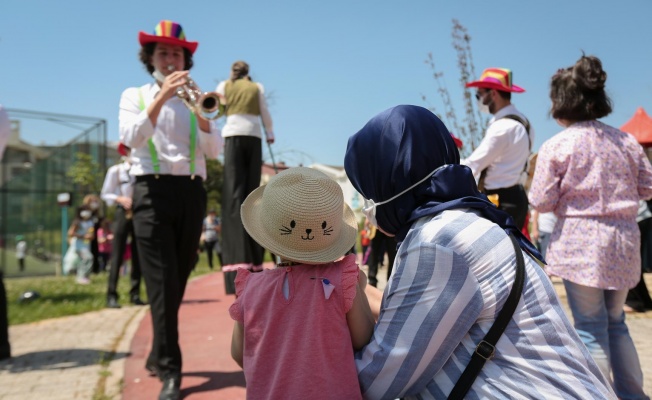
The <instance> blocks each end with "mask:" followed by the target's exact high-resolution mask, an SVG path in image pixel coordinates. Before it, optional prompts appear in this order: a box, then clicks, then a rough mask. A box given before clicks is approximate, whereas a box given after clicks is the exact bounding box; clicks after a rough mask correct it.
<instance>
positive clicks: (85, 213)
mask: <svg viewBox="0 0 652 400" xmlns="http://www.w3.org/2000/svg"><path fill="white" fill-rule="evenodd" d="M92 214H93V213H91V212H90V211H88V210H84V211H82V212H80V213H79V216H80V217H82V218H83V219H89V218H90V217H91V215H92Z"/></svg>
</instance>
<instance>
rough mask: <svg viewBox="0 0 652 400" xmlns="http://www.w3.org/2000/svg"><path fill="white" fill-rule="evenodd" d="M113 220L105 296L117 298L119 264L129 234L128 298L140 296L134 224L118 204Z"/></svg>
mask: <svg viewBox="0 0 652 400" xmlns="http://www.w3.org/2000/svg"><path fill="white" fill-rule="evenodd" d="M114 219H115V221H114V222H113V249H112V250H111V267H110V270H109V287H108V290H107V293H106V295H107V298H114V299H116V300H117V299H118V297H119V296H118V278H120V266H121V265H122V263H123V260H124V255H125V251H126V250H127V239H128V238H129V236H131V274H130V277H131V288H130V289H129V300H131V301H133V300H135V299H139V298H140V277H141V273H140V260H139V259H138V247H137V246H136V237H135V235H134V224H133V220H132V219H131V218H127V216H126V211H125V209H124V208H122V207H120V206H118V207H116V209H115V216H114Z"/></svg>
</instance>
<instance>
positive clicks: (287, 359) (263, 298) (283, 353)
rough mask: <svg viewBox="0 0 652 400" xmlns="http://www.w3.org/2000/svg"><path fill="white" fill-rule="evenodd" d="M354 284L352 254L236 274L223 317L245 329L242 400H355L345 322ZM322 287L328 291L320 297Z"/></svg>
mask: <svg viewBox="0 0 652 400" xmlns="http://www.w3.org/2000/svg"><path fill="white" fill-rule="evenodd" d="M286 277H287V282H288V289H289V297H288V298H287V299H286V298H285V296H284V294H283V282H284V280H285V278H286ZM324 279H327V280H328V281H326V282H325V281H324ZM357 280H358V266H357V265H356V263H355V255H349V256H346V257H345V258H343V259H342V260H340V261H337V262H333V263H329V264H322V265H295V266H292V267H285V268H283V267H281V268H276V269H271V270H264V271H262V272H257V273H251V272H249V271H248V270H246V269H239V270H238V275H237V277H236V280H235V285H236V295H237V299H236V301H235V302H234V303H233V305H231V308H230V309H229V311H230V314H231V318H233V319H234V320H236V321H240V322H241V323H242V324H243V325H244V357H243V369H244V374H245V378H246V381H247V398H248V399H311V400H319V399H347V400H348V399H360V398H361V397H362V396H361V393H360V386H359V384H358V374H357V372H356V368H355V362H354V358H353V345H352V343H351V335H350V333H349V328H348V325H347V323H346V313H347V312H348V311H349V310H350V309H351V306H352V305H353V299H354V298H355V293H356V282H357ZM328 282H330V285H332V286H334V288H333V290H332V293H331V294H330V296H329V298H326V297H327V295H326V293H327V289H326V286H328V285H327V283H328Z"/></svg>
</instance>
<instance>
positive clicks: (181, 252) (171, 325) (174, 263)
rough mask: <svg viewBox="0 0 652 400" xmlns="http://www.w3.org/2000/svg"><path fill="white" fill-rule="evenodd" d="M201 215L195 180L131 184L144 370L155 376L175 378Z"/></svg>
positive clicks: (143, 179) (147, 179)
mask: <svg viewBox="0 0 652 400" xmlns="http://www.w3.org/2000/svg"><path fill="white" fill-rule="evenodd" d="M205 214H206V191H205V190H204V187H203V185H202V179H201V178H198V177H195V179H191V178H190V177H189V176H173V175H160V176H159V177H158V178H156V177H155V176H153V175H145V176H139V177H137V178H136V184H135V185H134V213H133V224H134V231H135V234H136V245H137V247H138V257H139V259H140V268H141V271H142V274H143V278H144V279H145V286H146V289H147V297H148V299H149V303H150V312H151V315H152V326H153V333H154V334H153V341H152V349H151V352H150V354H149V357H148V359H147V365H152V366H155V367H156V368H157V369H158V370H159V371H160V372H161V374H162V375H161V376H165V375H166V374H167V373H168V372H171V373H179V372H181V367H182V359H181V348H180V347H179V331H178V325H179V307H180V306H181V301H182V299H183V295H184V292H185V290H186V283H187V281H188V277H189V275H190V272H191V271H192V268H193V267H194V262H195V259H196V257H197V249H198V246H199V237H200V235H201V230H202V221H203V219H204V215H205Z"/></svg>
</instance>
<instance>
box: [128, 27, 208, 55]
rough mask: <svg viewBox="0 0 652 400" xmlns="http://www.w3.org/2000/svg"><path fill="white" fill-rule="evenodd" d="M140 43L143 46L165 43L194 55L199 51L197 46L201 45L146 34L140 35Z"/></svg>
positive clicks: (140, 33)
mask: <svg viewBox="0 0 652 400" xmlns="http://www.w3.org/2000/svg"><path fill="white" fill-rule="evenodd" d="M138 41H139V42H140V45H141V46H144V45H146V44H147V43H165V44H169V45H172V46H181V47H183V48H185V49H188V50H190V52H191V53H192V54H195V50H197V46H198V45H199V43H198V42H189V41H187V40H179V39H177V38H171V37H164V36H156V35H150V34H149V33H145V32H139V33H138Z"/></svg>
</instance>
